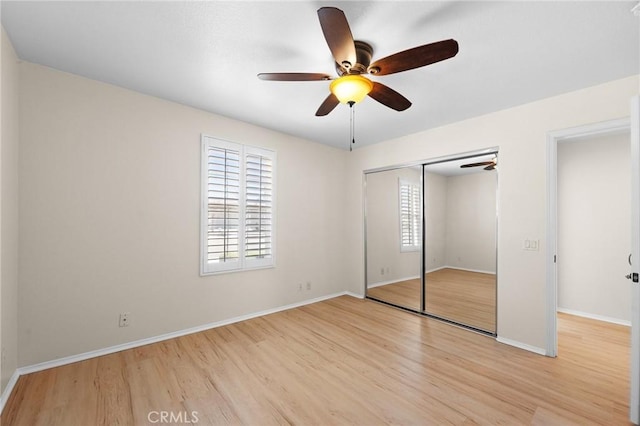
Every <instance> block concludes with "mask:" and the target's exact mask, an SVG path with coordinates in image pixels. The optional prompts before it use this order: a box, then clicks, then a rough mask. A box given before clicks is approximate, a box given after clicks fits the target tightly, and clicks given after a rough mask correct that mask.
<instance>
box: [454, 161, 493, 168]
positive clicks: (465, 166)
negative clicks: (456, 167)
mask: <svg viewBox="0 0 640 426" xmlns="http://www.w3.org/2000/svg"><path fill="white" fill-rule="evenodd" d="M494 165H495V164H494V162H493V161H483V162H481V163H469V164H463V165H462V166H460V168H461V169H466V168H469V167H480V166H494Z"/></svg>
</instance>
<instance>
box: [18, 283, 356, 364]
mask: <svg viewBox="0 0 640 426" xmlns="http://www.w3.org/2000/svg"><path fill="white" fill-rule="evenodd" d="M347 294H348V293H347V292H346V291H343V292H340V293H334V294H329V295H327V296H321V297H316V298H314V299H308V300H304V301H302V302H296V303H292V304H289V305H284V306H280V307H277V308H272V309H267V310H264V311H260V312H254V313H251V314H247V315H240V316H237V317H234V318H229V319H226V320H222V321H216V322H212V323H208V324H203V325H199V326H196V327H191V328H187V329H184V330H178V331H174V332H171V333H165V334H161V335H159V336H154V337H149V338H146V339H140V340H135V341H133V342H128V343H122V344H120V345H115V346H110V347H107V348H103V349H97V350H94V351H89V352H84V353H81V354H77V355H71V356H67V357H64V358H58V359H54V360H51V361H45V362H41V363H38V364H34V365H28V366H25V367H20V368H18V370H17V372H18V375H20V376H21V375H23V374H29V373H35V372H36V371H42V370H46V369H49V368H54V367H60V366H62V365H67V364H72V363H74V362H78V361H84V360H87V359H91V358H95V357H99V356H103V355H108V354H112V353H115V352H120V351H124V350H127V349H133V348H137V347H139V346H144V345H149V344H151V343H157V342H162V341H164V340H169V339H174V338H176V337H181V336H186V335H188V334H193V333H198V332H200V331H205V330H210V329H212V328H216V327H222V326H225V325H229V324H233V323H236V322H240V321H246V320H249V319H252V318H257V317H261V316H263V315H269V314H273V313H276V312H281V311H286V310H288V309H293V308H298V307H300V306H304V305H309V304H312V303H317V302H322V301H323V300H327V299H333V298H335V297H338V296H344V295H347ZM356 297H357V296H356Z"/></svg>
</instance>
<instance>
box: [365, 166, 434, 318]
mask: <svg viewBox="0 0 640 426" xmlns="http://www.w3.org/2000/svg"><path fill="white" fill-rule="evenodd" d="M365 179H366V181H365V183H366V251H367V256H366V268H367V270H366V272H367V274H366V276H367V282H366V283H367V296H368V297H372V298H375V299H378V300H381V301H384V302H387V303H391V304H394V305H397V306H401V307H404V308H409V309H412V310H416V311H419V310H420V298H421V285H422V284H421V280H420V275H421V261H420V256H421V253H422V247H421V243H422V227H421V225H422V199H421V197H422V167H421V166H418V167H404V168H398V169H393V170H385V171H381V172H375V173H369V174H367V175H366V178H365Z"/></svg>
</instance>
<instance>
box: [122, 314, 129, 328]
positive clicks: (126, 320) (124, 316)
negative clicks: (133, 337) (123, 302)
mask: <svg viewBox="0 0 640 426" xmlns="http://www.w3.org/2000/svg"><path fill="white" fill-rule="evenodd" d="M120 327H129V312H123V313H121V314H120Z"/></svg>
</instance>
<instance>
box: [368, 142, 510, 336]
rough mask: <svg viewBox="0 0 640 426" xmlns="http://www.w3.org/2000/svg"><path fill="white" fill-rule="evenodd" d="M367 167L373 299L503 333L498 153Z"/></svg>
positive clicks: (369, 266) (483, 330) (371, 294)
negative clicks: (498, 328)
mask: <svg viewBox="0 0 640 426" xmlns="http://www.w3.org/2000/svg"><path fill="white" fill-rule="evenodd" d="M463 157H464V158H453V159H450V158H449V159H446V161H445V160H437V161H433V162H426V163H425V164H424V165H421V166H410V167H398V168H393V169H386V170H378V171H372V172H367V173H365V252H366V256H365V276H366V296H367V297H368V298H371V299H374V300H377V301H380V302H384V303H387V304H390V305H393V306H397V307H401V308H404V309H408V310H411V311H415V312H418V313H422V314H425V315H429V316H433V317H437V318H439V319H442V320H445V321H449V322H452V323H456V324H459V325H463V326H465V327H469V328H472V329H475V330H478V331H482V332H485V333H487V334H496V294H497V286H496V284H497V280H496V271H497V267H496V263H497V262H496V254H497V250H496V247H497V246H496V241H497V240H496V238H497V209H496V200H497V153H496V152H485V153H483V154H482V155H475V156H463Z"/></svg>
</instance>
